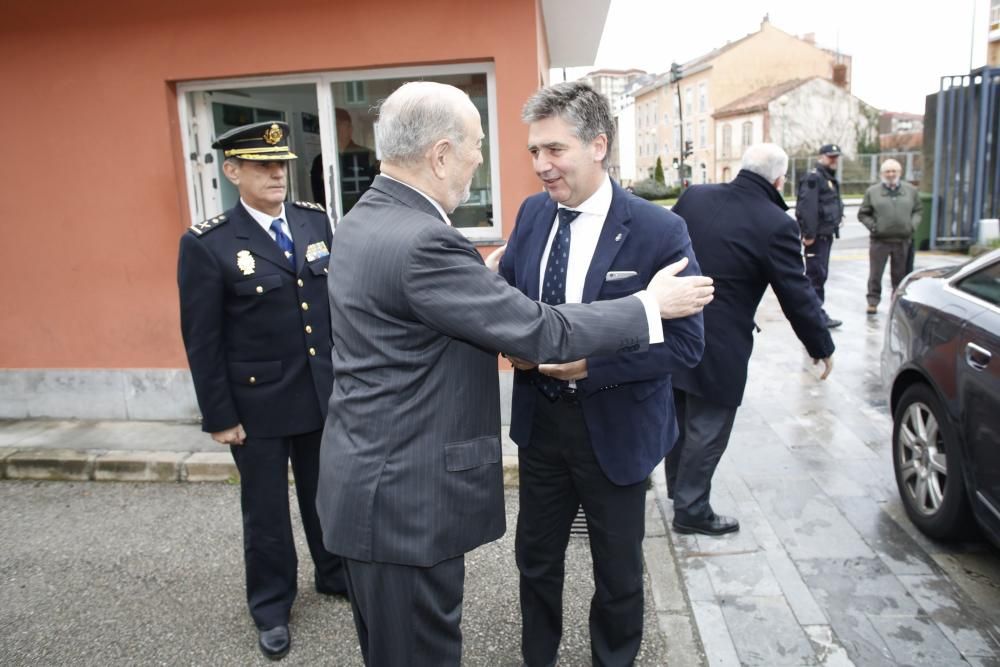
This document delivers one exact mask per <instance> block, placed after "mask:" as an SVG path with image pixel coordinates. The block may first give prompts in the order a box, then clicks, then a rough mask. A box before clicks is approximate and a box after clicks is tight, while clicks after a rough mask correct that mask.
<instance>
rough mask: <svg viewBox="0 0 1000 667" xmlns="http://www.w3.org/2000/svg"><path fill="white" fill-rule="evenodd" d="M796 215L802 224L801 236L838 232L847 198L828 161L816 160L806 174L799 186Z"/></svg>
mask: <svg viewBox="0 0 1000 667" xmlns="http://www.w3.org/2000/svg"><path fill="white" fill-rule="evenodd" d="M795 217H796V218H797V219H798V221H799V226H800V227H801V228H802V236H803V237H804V238H807V239H813V238H816V237H817V236H839V235H840V233H839V230H840V221H841V219H842V218H843V217H844V202H843V201H841V199H840V183H838V182H837V175H836V173H834V171H833V170H831V169H829V168H828V167H826V166H825V165H822V164H819V163H817V164H816V166H815V167H813V169H812V170H811V171H810V172H809V173H808V174H806V177H805V178H804V179H802V183H801V184H800V186H799V193H798V201H797V202H796V203H795Z"/></svg>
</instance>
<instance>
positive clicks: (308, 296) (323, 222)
mask: <svg viewBox="0 0 1000 667" xmlns="http://www.w3.org/2000/svg"><path fill="white" fill-rule="evenodd" d="M285 216H286V222H287V223H288V227H289V229H290V230H291V235H292V240H293V242H294V245H295V267H294V268H293V267H292V265H291V264H290V263H289V261H288V260H287V259H286V258H285V255H284V253H283V252H282V250H281V249H280V248H279V247H278V245H277V244H276V243H275V241H274V240H273V239H272V238H271V237H270V235H269V234H268V233H267V232H265V231H264V230H263V229H262V228H261V226H260V225H259V224H258V223H257V222H256V221H255V220H254V219H253V218H252V217H251V216H250V214H249V213H248V212H247V210H246V209H245V208H244V207H243V205H242V204H237V205H236V206H235V207H234V208H232V209H230V210H229V211H227V212H226V213H225V214H224V215H221V216H219V217H216V218H212V219H210V220H206V221H204V222H201V223H197V224H195V225H192V226H191V229H190V230H189V231H188V232H187V233H186V234H184V236H183V237H182V238H181V243H180V256H179V259H178V269H177V280H178V285H179V288H180V302H181V332H182V334H183V337H184V346H185V348H186V350H187V356H188V362H189V364H190V366H191V375H192V378H193V380H194V386H195V393H196V394H197V396H198V405H199V407H200V408H201V413H202V418H203V421H202V430H204V431H206V432H208V433H215V432H218V431H223V430H225V429H228V428H232V427H234V426H236V425H237V424H242V425H243V427H244V429H245V430H246V432H247V435H248V436H249V437H259V438H274V437H283V436H290V435H296V434H301V433H308V432H312V431H317V430H319V429H321V428H322V427H323V421H324V419H325V417H326V409H327V400H328V399H329V397H330V391H331V388H332V386H333V370H332V365H331V359H330V355H331V349H332V343H331V336H330V307H329V303H328V301H327V295H326V276H327V264H328V260H329V247H330V242H331V237H332V231H331V229H330V224H329V220H328V219H327V217H326V215H325V214H324V213H323V212H322V209H321V208H320V207H318V206H317V205H315V204H310V203H299V202H296V203H294V204H293V203H291V202H286V203H285Z"/></svg>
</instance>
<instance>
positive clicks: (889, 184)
mask: <svg viewBox="0 0 1000 667" xmlns="http://www.w3.org/2000/svg"><path fill="white" fill-rule="evenodd" d="M879 173H880V174H881V176H882V180H881V182H879V183H876V184H875V185H873V186H871V187H870V188H868V191H867V192H865V199H864V201H863V202H862V203H861V208H860V209H858V220H860V221H861V224H863V225H864V226H865V227H867V228H868V231H869V232H871V245H870V246H869V249H868V266H869V270H868V314H869V315H874V314H875V313H876V312H877V311H878V302H879V300H880V299H881V298H882V274H883V273H884V272H885V263H886V260H888V259H889V258H890V257H892V268H891V269H890V271H889V275H890V279H891V281H892V289H893V291H895V290H896V288H897V287H899V283H900V282H902V280H903V276H905V275H906V257H907V255H908V254H909V252H910V244H911V243H913V232H914V230H916V228H917V226H918V225H919V224H920V206H921V205H920V197H918V196H917V189H916V188H915V187H913V186H912V185H910V184H909V183H907V182H906V181H904V180H903V179H902V175H903V169H902V167H900V165H899V163H898V162H896V161H895V160H892V159H889V160H886V161H885V162H883V163H882V168H881V169H880V170H879Z"/></svg>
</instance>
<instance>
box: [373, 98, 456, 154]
mask: <svg viewBox="0 0 1000 667" xmlns="http://www.w3.org/2000/svg"><path fill="white" fill-rule="evenodd" d="M463 99H464V100H465V102H466V103H467V104H469V105H471V104H472V102H471V101H470V100H469V96H468V95H466V94H465V93H464V92H462V91H461V90H459V89H458V88H455V87H454V86H449V85H446V84H443V83H435V82H432V81H411V82H409V83H404V84H403V85H402V86H400V87H399V88H397V89H396V90H395V91H394V92H393V93H392V94H391V95H389V97H387V98H386V99H385V100H383V101H382V104H381V105H380V106H379V110H378V122H377V123H376V124H375V145H376V147H377V148H378V152H379V157H380V158H381V159H382V160H384V161H386V162H390V163H396V164H401V165H413V164H415V163H416V162H418V161H419V160H420V159H421V158H422V157H423V155H424V153H426V152H427V149H428V148H430V147H431V146H432V145H434V144H435V143H436V142H438V141H440V140H441V139H448V140H450V141H451V142H452V143H455V144H460V143H462V142H463V141H465V127H464V122H463V120H464V119H463V117H462V114H461V113H460V103H461V101H462V100H463Z"/></svg>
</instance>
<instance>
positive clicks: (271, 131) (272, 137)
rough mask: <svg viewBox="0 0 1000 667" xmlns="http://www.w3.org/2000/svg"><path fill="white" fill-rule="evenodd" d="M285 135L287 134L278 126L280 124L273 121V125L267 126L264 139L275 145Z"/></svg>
mask: <svg viewBox="0 0 1000 667" xmlns="http://www.w3.org/2000/svg"><path fill="white" fill-rule="evenodd" d="M283 136H285V135H284V134H283V133H282V132H281V128H280V127H278V124H277V123H271V127H269V128H267V130H266V131H265V132H264V141H265V142H266V143H268V144H270V145H271V146H273V145H275V144H276V143H278V142H279V141H281V138H282V137H283Z"/></svg>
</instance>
